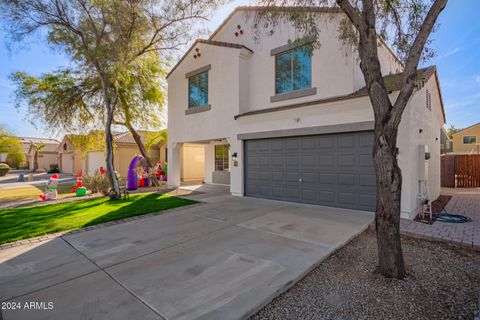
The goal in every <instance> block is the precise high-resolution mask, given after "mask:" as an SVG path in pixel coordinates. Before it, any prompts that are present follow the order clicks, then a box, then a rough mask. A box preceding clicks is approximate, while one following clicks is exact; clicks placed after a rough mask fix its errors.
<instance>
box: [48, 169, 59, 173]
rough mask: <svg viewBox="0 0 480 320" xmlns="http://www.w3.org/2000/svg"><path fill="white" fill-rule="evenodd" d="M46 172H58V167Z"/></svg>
mask: <svg viewBox="0 0 480 320" xmlns="http://www.w3.org/2000/svg"><path fill="white" fill-rule="evenodd" d="M48 173H60V169H58V168H53V169H50V170H48Z"/></svg>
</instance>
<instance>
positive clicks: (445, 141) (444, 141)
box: [440, 127, 453, 154]
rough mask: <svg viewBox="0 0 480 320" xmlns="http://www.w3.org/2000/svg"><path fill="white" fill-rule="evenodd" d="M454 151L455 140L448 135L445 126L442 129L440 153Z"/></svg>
mask: <svg viewBox="0 0 480 320" xmlns="http://www.w3.org/2000/svg"><path fill="white" fill-rule="evenodd" d="M452 152H453V140H452V138H450V137H449V136H448V133H447V130H445V128H444V127H442V129H441V130H440V154H446V153H452Z"/></svg>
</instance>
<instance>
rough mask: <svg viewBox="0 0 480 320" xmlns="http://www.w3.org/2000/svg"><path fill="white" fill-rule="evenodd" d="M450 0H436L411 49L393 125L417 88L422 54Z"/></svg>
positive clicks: (393, 115) (396, 104)
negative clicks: (418, 68) (416, 82)
mask: <svg viewBox="0 0 480 320" xmlns="http://www.w3.org/2000/svg"><path fill="white" fill-rule="evenodd" d="M447 2H448V0H436V1H435V2H434V3H433V5H432V7H431V8H430V10H429V11H428V13H427V15H426V17H425V20H424V21H423V24H422V27H421V28H420V31H419V32H418V34H417V36H416V38H415V41H414V42H413V45H412V47H411V48H410V50H409V53H408V58H407V62H406V64H405V70H404V72H403V76H402V86H401V89H400V93H399V95H398V97H397V99H396V100H395V104H394V107H393V111H392V118H391V121H392V125H393V126H398V124H399V123H400V120H401V117H402V113H403V110H404V109H405V107H406V105H407V102H408V100H409V99H410V96H411V95H412V92H413V89H414V88H415V81H416V79H417V67H418V62H419V61H420V57H421V56H422V51H423V48H424V47H425V44H426V43H427V40H428V36H429V35H430V33H431V32H432V30H433V27H434V26H435V22H436V21H437V18H438V16H439V15H440V13H441V12H442V10H443V9H444V8H445V6H446V5H447Z"/></svg>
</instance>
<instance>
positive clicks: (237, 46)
mask: <svg viewBox="0 0 480 320" xmlns="http://www.w3.org/2000/svg"><path fill="white" fill-rule="evenodd" d="M199 43H203V44H208V45H212V46H218V47H225V48H233V49H246V50H248V51H250V52H251V53H253V50H252V49H249V48H247V47H246V46H244V45H242V44H238V43H231V42H223V41H213V40H205V39H197V40H195V42H194V43H193V44H192V45H191V46H190V48H189V49H188V50H187V52H185V53H184V54H183V56H182V57H181V58H180V60H178V62H177V63H176V64H175V65H174V66H173V68H172V69H171V70H170V72H169V73H168V74H167V76H166V78H167V79H168V77H170V75H171V74H172V73H173V71H175V69H177V67H178V66H179V65H180V63H182V61H183V60H184V59H185V58H186V57H187V56H188V54H189V53H190V51H192V50H193V48H194V47H195V46H196V45H197V44H199Z"/></svg>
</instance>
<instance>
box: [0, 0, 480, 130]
mask: <svg viewBox="0 0 480 320" xmlns="http://www.w3.org/2000/svg"><path fill="white" fill-rule="evenodd" d="M249 3H250V1H249V0H236V1H234V2H232V3H230V4H229V5H226V6H224V7H222V8H221V9H220V10H218V12H216V13H215V14H214V17H213V18H212V19H211V21H210V22H209V23H208V25H207V27H208V28H209V29H210V30H214V29H215V28H216V27H217V26H218V25H219V24H220V23H221V22H222V21H223V19H224V18H226V17H227V16H228V14H229V13H230V12H231V11H232V10H233V9H234V8H235V7H236V6H237V5H244V4H249ZM478 12H480V1H478V0H455V1H449V3H448V5H447V8H446V9H445V10H444V11H443V12H442V14H441V16H440V19H439V20H440V26H439V29H438V31H437V32H436V33H434V34H433V35H432V36H431V38H432V39H433V40H434V42H433V46H434V48H435V49H436V51H437V56H436V57H435V58H434V59H432V60H431V61H429V62H428V63H427V64H426V65H432V64H435V65H437V67H438V73H439V76H440V85H441V88H442V94H443V100H444V103H445V109H446V114H447V125H446V127H448V126H450V125H451V124H453V125H455V127H467V126H469V125H471V124H473V123H476V122H480V19H479V16H478ZM4 36H5V35H4V33H3V31H1V30H0V110H1V113H0V114H1V118H0V123H2V124H3V125H6V126H7V128H8V129H9V130H10V131H12V132H13V133H14V134H16V135H21V136H36V137H41V136H52V135H53V133H51V132H49V131H45V129H44V128H42V127H41V126H39V127H38V128H35V127H34V126H32V125H31V124H30V123H29V122H28V121H26V120H25V116H26V114H25V110H16V109H15V107H14V106H13V90H14V88H13V86H12V84H11V83H10V81H9V80H8V75H9V74H10V73H12V72H15V71H25V72H28V73H31V74H33V75H39V74H41V73H43V72H49V71H52V70H54V69H56V68H58V67H61V66H68V60H67V59H66V58H65V57H64V56H62V55H61V54H58V53H54V52H53V51H52V50H51V49H50V48H48V47H47V46H46V45H45V44H43V43H42V42H41V41H40V40H37V41H30V44H29V46H28V48H26V49H22V50H15V51H14V52H9V51H8V50H7V47H6V44H5V41H4Z"/></svg>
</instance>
